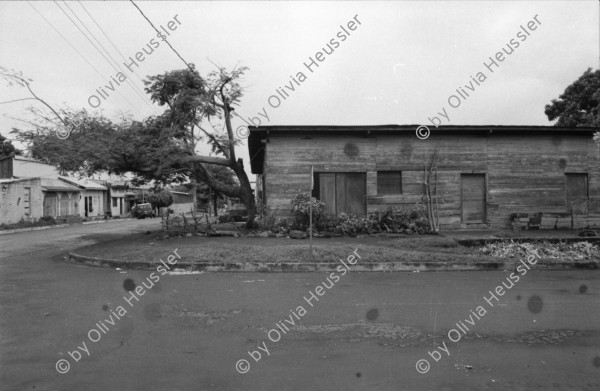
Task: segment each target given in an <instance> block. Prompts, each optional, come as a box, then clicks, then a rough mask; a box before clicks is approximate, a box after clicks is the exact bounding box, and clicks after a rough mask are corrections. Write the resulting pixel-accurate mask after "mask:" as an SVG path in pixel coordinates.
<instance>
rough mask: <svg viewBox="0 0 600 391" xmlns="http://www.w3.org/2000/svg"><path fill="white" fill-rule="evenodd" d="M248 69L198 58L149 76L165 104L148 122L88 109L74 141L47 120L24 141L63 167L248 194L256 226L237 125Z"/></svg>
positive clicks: (151, 89) (152, 90)
mask: <svg viewBox="0 0 600 391" xmlns="http://www.w3.org/2000/svg"><path fill="white" fill-rule="evenodd" d="M246 70H247V68H246V67H241V68H236V69H234V70H232V71H227V70H226V69H225V68H219V69H217V70H216V71H214V72H211V73H210V74H209V75H208V77H207V78H202V77H201V76H200V75H199V74H198V72H197V71H196V70H195V69H194V67H193V64H192V65H191V66H190V68H189V69H183V70H174V71H171V72H166V73H164V74H161V75H155V76H150V77H148V78H147V79H146V80H145V84H146V92H147V93H148V94H149V95H150V98H151V100H152V101H153V102H155V103H157V104H158V105H159V106H162V107H165V111H164V112H163V113H162V114H161V115H159V116H151V117H147V118H145V119H144V120H142V121H133V120H131V119H130V118H128V117H126V116H123V117H122V118H121V119H120V120H119V121H117V122H113V121H111V120H109V119H107V118H105V117H102V116H97V115H91V114H89V113H88V112H86V111H85V110H83V111H80V112H76V113H68V117H69V118H73V120H74V121H73V122H76V123H77V124H78V126H77V127H76V129H74V130H73V131H72V132H71V134H70V136H69V137H68V138H67V139H60V138H59V137H57V136H56V134H55V133H54V132H52V126H53V125H52V124H47V126H46V127H45V128H44V127H43V126H42V127H40V126H38V127H37V128H36V129H35V130H29V131H21V132H20V140H21V141H22V142H24V143H26V144H27V145H28V148H29V150H30V151H31V153H32V155H33V156H34V157H36V158H38V159H41V160H43V161H46V162H48V163H52V164H55V165H56V166H58V167H59V168H60V169H61V170H63V171H77V172H79V173H81V174H84V175H90V174H93V173H96V172H98V171H103V170H106V171H109V172H113V173H116V174H124V173H127V172H129V173H133V174H134V175H135V179H134V183H144V182H148V181H151V180H154V181H157V182H161V183H169V182H171V183H172V182H180V183H182V182H188V181H190V180H193V181H197V182H204V183H206V184H207V185H208V186H210V187H211V188H212V189H214V190H215V191H217V192H219V193H222V194H225V195H227V196H229V197H233V198H239V199H241V200H242V202H243V203H244V205H245V206H246V208H247V209H248V226H252V225H253V224H254V218H255V215H256V204H255V200H254V195H253V192H252V188H251V187H250V181H249V179H248V175H247V174H246V171H245V169H244V164H243V160H242V159H241V158H238V157H237V155H236V151H235V147H236V145H238V144H239V143H240V140H239V139H238V138H237V137H236V135H235V133H234V131H233V129H232V124H231V117H232V113H233V111H234V110H235V107H237V106H239V103H240V99H241V98H242V96H243V88H242V87H241V86H240V84H239V80H240V78H241V77H242V76H243V75H244V72H245V71H246ZM215 122H218V123H215ZM219 125H220V126H219ZM219 128H220V129H219ZM201 144H204V145H206V144H208V146H209V147H210V149H211V150H212V152H211V153H210V154H209V156H206V155H204V154H201V153H199V152H198V149H199V147H200V146H201ZM213 154H214V156H211V155H213ZM215 165H216V166H221V167H225V168H226V169H229V170H231V171H233V173H234V174H235V176H236V178H237V180H238V181H237V182H236V183H233V184H232V183H231V181H228V182H224V181H221V180H219V179H220V178H218V177H217V176H216V175H214V172H215V170H211V169H210V168H211V166H215Z"/></svg>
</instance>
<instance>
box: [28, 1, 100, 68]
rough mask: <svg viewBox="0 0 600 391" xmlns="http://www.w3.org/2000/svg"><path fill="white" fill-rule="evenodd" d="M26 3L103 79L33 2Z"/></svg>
mask: <svg viewBox="0 0 600 391" xmlns="http://www.w3.org/2000/svg"><path fill="white" fill-rule="evenodd" d="M27 4H29V5H30V6H31V8H33V10H34V11H35V12H37V13H38V15H40V16H41V17H42V19H44V20H45V21H46V23H48V25H49V26H50V27H52V29H53V30H54V31H55V32H56V33H57V34H58V35H60V37H61V38H62V39H63V40H64V41H65V42H66V43H67V44H68V45H69V46H70V47H71V49H73V50H75V52H77V54H79V55H80V56H81V58H83V60H84V61H85V62H87V63H88V65H89V66H90V67H92V69H93V70H95V71H96V73H97V74H98V75H100V77H101V78H103V79H104V75H102V73H101V72H100V71H99V70H98V69H97V68H96V67H95V66H94V65H92V63H91V62H89V61H88V59H87V58H86V57H85V56H84V55H83V54H81V52H80V51H79V50H77V48H76V47H75V46H73V45H72V44H71V42H69V40H68V39H66V38H65V37H64V35H62V34H61V33H60V31H58V30H57V29H56V28H55V27H54V25H52V23H50V21H48V19H46V17H45V16H44V15H42V13H41V12H40V11H38V10H37V9H36V8H35V7H34V6H33V4H31V2H29V1H28V2H27Z"/></svg>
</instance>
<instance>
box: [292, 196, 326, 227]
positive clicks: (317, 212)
mask: <svg viewBox="0 0 600 391" xmlns="http://www.w3.org/2000/svg"><path fill="white" fill-rule="evenodd" d="M311 203H312V218H313V224H314V225H315V226H316V225H317V224H318V223H319V220H321V218H322V217H323V213H324V211H325V203H324V202H322V201H319V200H317V199H316V198H314V197H311V195H310V194H309V193H298V194H296V195H295V196H294V197H293V198H292V201H291V206H292V213H293V214H294V222H293V224H292V229H299V230H306V229H307V228H308V226H309V220H310V206H311Z"/></svg>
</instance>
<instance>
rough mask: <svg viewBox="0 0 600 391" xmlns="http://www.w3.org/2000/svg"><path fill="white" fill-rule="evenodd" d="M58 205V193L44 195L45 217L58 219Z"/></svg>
mask: <svg viewBox="0 0 600 391" xmlns="http://www.w3.org/2000/svg"><path fill="white" fill-rule="evenodd" d="M57 203H58V199H57V197H56V193H46V194H45V195H44V216H51V217H56V216H57V214H56V209H57Z"/></svg>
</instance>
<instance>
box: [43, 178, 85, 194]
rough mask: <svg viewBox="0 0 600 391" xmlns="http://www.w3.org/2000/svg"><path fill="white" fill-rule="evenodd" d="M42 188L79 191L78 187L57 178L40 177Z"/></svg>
mask: <svg viewBox="0 0 600 391" xmlns="http://www.w3.org/2000/svg"><path fill="white" fill-rule="evenodd" d="M42 190H46V191H76V192H79V188H78V187H76V186H72V185H69V184H68V183H65V182H63V181H61V180H60V179H58V178H42Z"/></svg>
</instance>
